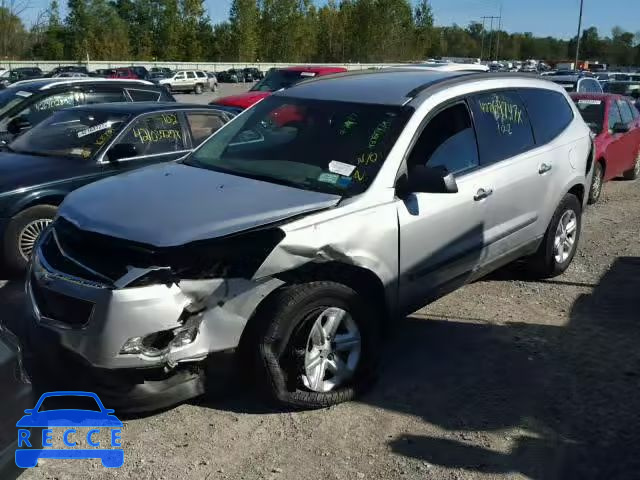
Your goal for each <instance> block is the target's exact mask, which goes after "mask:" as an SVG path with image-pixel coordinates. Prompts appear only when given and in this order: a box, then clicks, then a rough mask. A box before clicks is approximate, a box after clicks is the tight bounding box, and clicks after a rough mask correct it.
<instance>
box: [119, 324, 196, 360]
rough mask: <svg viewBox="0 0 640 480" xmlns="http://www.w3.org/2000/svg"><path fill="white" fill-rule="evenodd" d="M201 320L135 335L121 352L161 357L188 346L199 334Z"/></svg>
mask: <svg viewBox="0 0 640 480" xmlns="http://www.w3.org/2000/svg"><path fill="white" fill-rule="evenodd" d="M199 328H200V322H197V323H196V324H191V325H185V326H183V327H178V328H175V329H173V330H164V331H161V332H155V333H152V334H149V335H146V336H144V337H133V338H130V339H129V340H127V341H126V342H125V344H124V345H123V346H122V348H121V349H120V353H121V354H125V355H127V354H128V355H138V354H142V355H145V356H147V357H159V356H161V355H164V354H166V353H168V352H169V351H171V350H173V349H176V348H180V347H186V346H187V345H189V344H191V343H193V342H194V341H195V339H196V337H197V336H198V329H199Z"/></svg>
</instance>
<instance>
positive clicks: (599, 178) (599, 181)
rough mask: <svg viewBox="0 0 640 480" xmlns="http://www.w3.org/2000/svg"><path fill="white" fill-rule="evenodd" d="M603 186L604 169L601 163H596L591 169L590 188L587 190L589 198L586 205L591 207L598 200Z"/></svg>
mask: <svg viewBox="0 0 640 480" xmlns="http://www.w3.org/2000/svg"><path fill="white" fill-rule="evenodd" d="M603 185H604V168H603V167H602V162H596V164H595V166H594V167H593V178H592V179H591V187H590V188H589V198H588V200H587V203H588V204H589V205H593V204H594V203H596V202H597V201H598V200H599V199H600V195H601V194H602V186H603Z"/></svg>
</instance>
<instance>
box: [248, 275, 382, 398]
mask: <svg viewBox="0 0 640 480" xmlns="http://www.w3.org/2000/svg"><path fill="white" fill-rule="evenodd" d="M370 304H371V302H366V301H365V300H364V299H363V298H362V297H361V296H360V295H359V294H358V293H357V292H355V291H354V290H353V289H351V288H349V287H347V286H345V285H342V284H340V283H336V282H330V281H314V282H309V283H304V284H299V285H295V286H291V287H287V288H284V289H282V290H280V291H278V292H276V293H275V294H274V296H273V297H271V298H270V299H268V300H267V303H266V304H265V305H264V307H263V308H260V310H259V312H258V314H257V316H256V318H255V319H254V321H253V322H252V326H253V328H252V330H253V331H252V332H248V335H247V337H246V338H245V339H243V344H241V355H243V356H245V357H249V358H253V361H252V362H251V363H253V366H254V372H255V381H256V383H257V386H258V388H259V389H260V390H261V391H262V393H264V394H265V395H266V396H267V397H268V398H269V399H270V400H272V401H275V402H277V403H279V404H280V405H281V406H285V407H288V408H322V407H328V406H330V405H335V404H337V403H341V402H345V401H348V400H351V399H353V398H354V397H355V396H356V395H358V394H359V393H360V392H361V391H363V390H364V389H365V388H366V387H368V386H369V385H370V384H371V383H372V380H373V379H374V373H375V370H376V368H375V367H376V359H377V357H378V355H377V354H378V327H379V320H378V315H377V312H376V310H375V309H374V308H372V307H371V305H370Z"/></svg>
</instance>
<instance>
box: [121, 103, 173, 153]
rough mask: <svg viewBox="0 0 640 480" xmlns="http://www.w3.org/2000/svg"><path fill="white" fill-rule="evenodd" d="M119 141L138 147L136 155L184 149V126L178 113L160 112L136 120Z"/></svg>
mask: <svg viewBox="0 0 640 480" xmlns="http://www.w3.org/2000/svg"><path fill="white" fill-rule="evenodd" d="M118 143H128V144H132V145H134V146H135V147H136V156H141V155H157V154H160V153H171V152H176V151H178V150H184V149H185V146H184V138H183V136H182V126H181V124H180V120H179V117H178V115H177V114H176V113H169V112H167V113H158V114H154V115H147V116H145V117H142V118H140V119H138V120H136V121H135V122H134V123H133V125H132V126H131V128H130V129H129V130H128V131H127V133H126V134H125V136H124V138H123V139H122V140H120V142H118Z"/></svg>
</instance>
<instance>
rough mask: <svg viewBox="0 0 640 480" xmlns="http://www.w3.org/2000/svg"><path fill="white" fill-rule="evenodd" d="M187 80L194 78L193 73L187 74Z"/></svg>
mask: <svg viewBox="0 0 640 480" xmlns="http://www.w3.org/2000/svg"><path fill="white" fill-rule="evenodd" d="M187 78H196V75H195V73H193V72H187Z"/></svg>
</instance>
